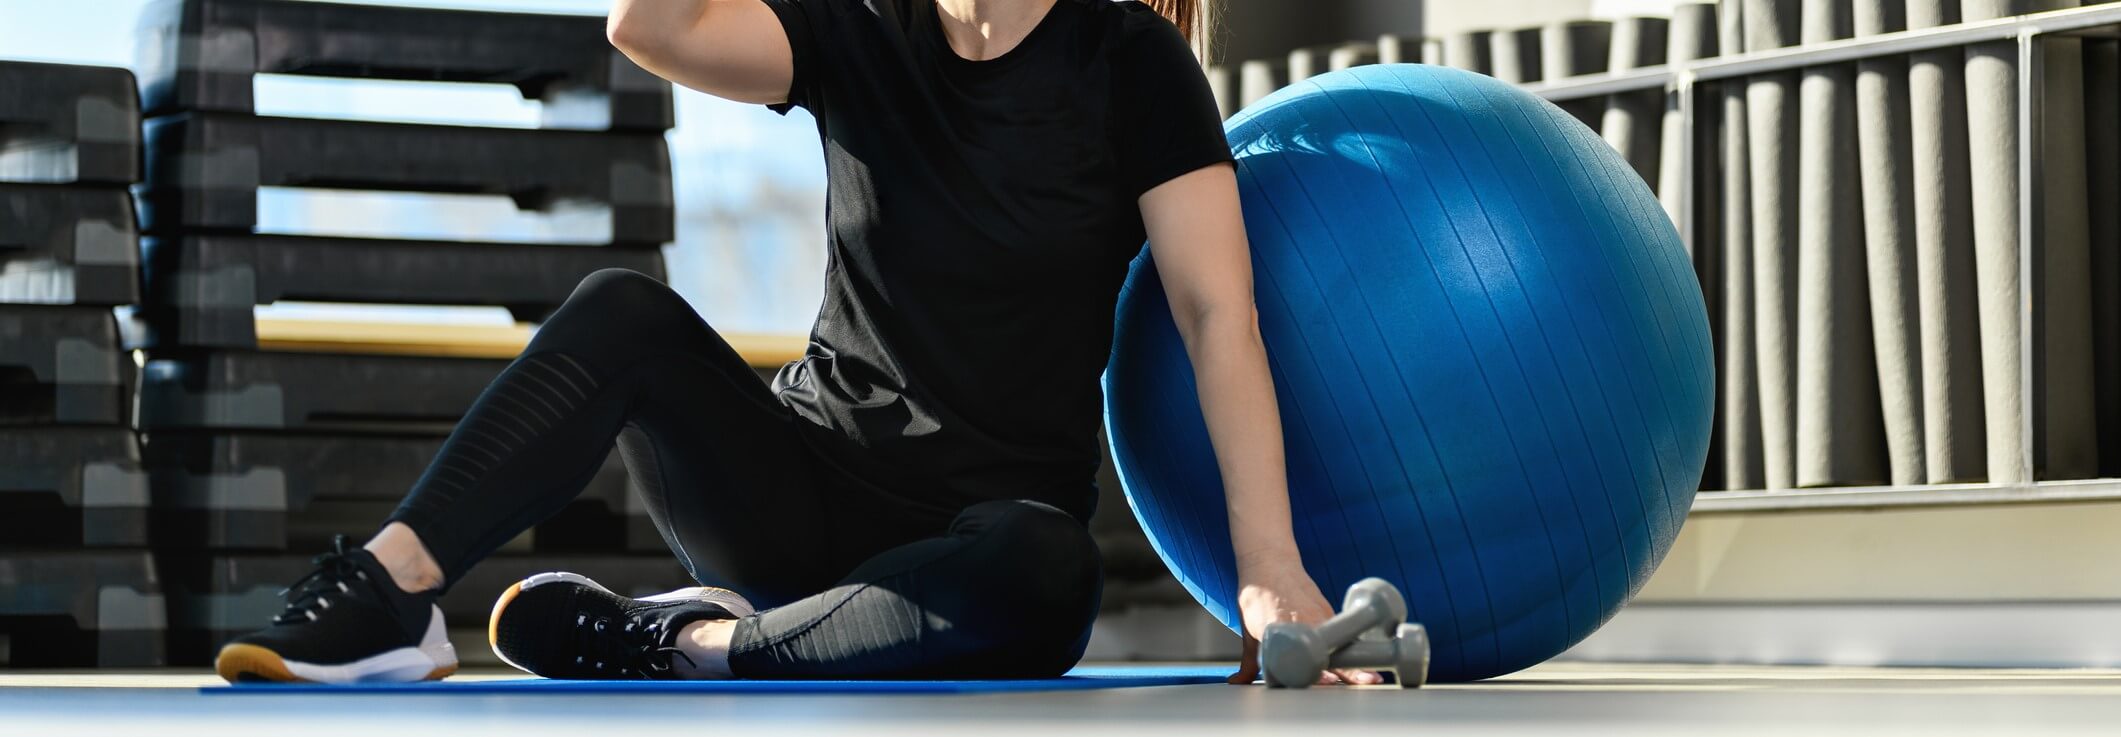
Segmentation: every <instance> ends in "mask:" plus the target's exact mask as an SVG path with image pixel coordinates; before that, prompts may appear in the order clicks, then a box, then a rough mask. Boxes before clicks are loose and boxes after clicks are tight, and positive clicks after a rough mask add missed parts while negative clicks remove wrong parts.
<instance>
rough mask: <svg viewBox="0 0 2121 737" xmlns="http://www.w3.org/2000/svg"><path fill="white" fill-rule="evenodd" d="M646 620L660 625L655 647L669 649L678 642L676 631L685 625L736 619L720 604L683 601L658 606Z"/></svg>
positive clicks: (649, 613) (650, 612)
mask: <svg viewBox="0 0 2121 737" xmlns="http://www.w3.org/2000/svg"><path fill="white" fill-rule="evenodd" d="M647 615H648V618H650V619H652V620H654V621H655V622H656V623H658V624H660V625H662V626H661V627H659V628H658V629H657V632H656V643H655V644H656V646H657V647H669V646H670V645H671V644H672V643H675V642H677V640H678V630H682V629H684V628H685V625H688V624H692V623H693V622H699V621H704V620H723V619H736V618H737V617H736V615H734V614H731V613H729V610H727V609H724V608H722V605H720V604H710V603H707V602H703V601H684V602H673V603H669V604H662V605H658V606H657V607H655V608H654V609H652V610H650V611H649V612H648V613H647Z"/></svg>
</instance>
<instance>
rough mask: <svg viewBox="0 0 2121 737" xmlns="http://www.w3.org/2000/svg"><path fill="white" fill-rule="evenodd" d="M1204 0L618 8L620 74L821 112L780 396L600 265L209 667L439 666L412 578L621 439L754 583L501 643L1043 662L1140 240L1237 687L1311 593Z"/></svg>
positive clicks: (686, 660)
mask: <svg viewBox="0 0 2121 737" xmlns="http://www.w3.org/2000/svg"><path fill="white" fill-rule="evenodd" d="M1195 2H1196V0H1160V2H1159V5H1158V6H1157V7H1155V8H1152V7H1150V6H1147V5H1143V4H1141V3H1137V2H1113V1H1112V0H617V7H616V8H615V9H614V10H613V12H612V14H611V19H610V26H609V31H610V36H611V40H612V42H613V43H614V44H615V45H617V46H618V48H619V49H621V50H623V51H624V52H625V53H626V54H627V55H628V56H630V57H632V58H633V59H634V60H635V61H636V62H638V63H640V65H641V66H643V67H646V68H647V69H649V70H651V71H653V72H655V73H657V74H659V75H661V76H663V77H665V78H668V79H670V80H672V81H674V82H676V83H678V84H682V85H685V86H687V87H691V88H694V89H698V90H702V91H704V92H707V93H709V94H713V95H717V96H720V97H725V98H728V99H731V100H737V101H743V102H752V103H761V104H765V105H769V106H772V107H773V109H775V110H778V111H782V112H786V111H787V109H788V108H790V107H795V106H801V107H804V108H807V109H808V110H810V112H811V113H812V114H813V115H814V116H815V117H816V119H817V125H818V131H819V133H820V136H821V138H822V140H823V143H824V148H825V160H826V165H827V167H828V169H829V173H830V180H829V181H830V187H829V206H828V212H829V213H830V215H829V220H830V222H829V232H830V234H831V237H830V249H831V251H830V253H831V265H830V267H829V269H828V271H827V274H826V280H827V281H826V295H825V303H824V308H823V310H822V311H821V312H820V313H819V315H818V317H817V323H816V327H815V328H814V330H813V332H812V336H811V343H810V347H809V350H808V351H807V353H806V355H805V357H804V358H803V359H802V360H801V361H798V362H796V363H793V364H790V365H789V366H787V367H786V368H784V369H783V370H782V371H781V373H780V375H779V376H778V377H777V378H776V379H775V380H774V382H773V385H772V387H771V388H770V389H769V387H767V386H766V385H764V384H763V383H761V382H760V381H758V379H757V378H756V376H755V375H754V374H752V373H751V369H750V368H749V367H748V366H746V365H745V362H744V361H743V359H741V358H740V357H738V355H737V354H736V352H735V351H733V350H731V349H730V348H729V346H728V345H727V344H726V343H724V342H723V341H722V339H721V338H720V337H719V336H717V335H716V334H715V332H714V331H713V330H712V329H711V328H709V327H708V326H707V325H706V324H704V323H702V322H701V321H700V320H699V318H698V317H697V315H696V314H695V313H694V312H693V311H692V310H691V309H690V308H689V307H688V306H687V305H686V303H685V302H684V301H683V300H681V299H679V298H678V297H677V296H676V295H674V294H673V293H671V292H670V291H669V290H668V289H666V288H665V287H664V286H662V285H661V284H659V283H657V282H655V281H653V280H651V279H648V278H646V277H643V276H640V275H638V274H633V273H630V272H623V271H607V272H600V273H598V274H595V275H592V276H591V277H589V278H588V279H587V280H585V281H584V282H583V283H582V285H581V287H580V288H579V289H578V290H577V291H576V292H575V294H574V296H573V297H571V298H570V299H569V301H568V302H567V303H566V305H565V306H564V307H562V308H561V309H560V310H559V311H558V312H557V313H556V314H555V315H554V316H553V317H552V318H551V319H550V320H549V321H547V323H546V324H545V325H544V326H543V327H542V328H541V329H540V330H539V331H538V333H537V337H536V338H535V339H534V340H532V341H531V343H530V345H529V346H528V347H527V348H526V349H525V350H524V352H523V355H522V357H521V358H519V359H518V360H517V361H515V362H514V363H513V364H511V365H510V366H509V368H508V369H507V370H506V371H504V372H503V373H502V374H501V375H500V376H499V377H498V378H496V379H495V380H494V383H493V384H492V386H490V387H489V388H488V389H487V390H486V392H485V393H484V395H482V396H481V398H480V399H479V401H478V402H477V403H476V404H475V405H474V406H473V407H472V409H471V410H470V412H469V413H468V414H467V415H466V416H465V418H464V420H463V421H462V422H461V423H460V424H459V425H458V427H457V429H456V431H455V432H454V433H453V434H452V435H451V436H450V439H449V440H448V442H447V443H446V444H445V445H444V446H443V447H442V450H441V452H440V454H439V455H438V457H437V458H436V459H435V461H434V462H433V464H432V465H431V466H430V467H429V469H428V471H427V473H426V475H425V476H423V477H422V479H421V480H420V482H419V483H418V484H417V485H416V486H415V487H414V488H413V489H412V491H411V493H410V494H409V495H408V496H407V498H406V499H405V501H404V503H403V505H402V506H400V507H399V509H398V510H397V512H395V513H394V514H393V515H392V517H391V519H390V520H389V522H388V524H387V525H386V526H385V527H384V528H383V530H382V531H381V532H380V533H378V534H377V535H376V536H375V538H374V539H372V540H370V541H369V542H368V543H367V544H366V545H365V546H364V547H363V548H362V549H359V550H348V549H345V547H344V546H343V544H342V545H341V546H340V549H339V550H336V551H334V552H333V553H330V554H327V555H325V556H322V557H320V558H319V559H318V568H317V570H316V571H314V572H312V573H311V574H309V575H308V576H307V577H305V578H304V579H303V580H301V581H299V582H297V585H296V586H295V587H293V588H292V589H291V590H290V592H289V595H288V601H289V604H288V608H287V610H286V612H284V613H283V614H281V615H280V616H279V617H278V618H277V619H275V620H274V623H273V625H272V626H271V627H269V628H267V629H265V630H262V631H259V632H257V633H254V634H251V635H248V636H245V637H243V638H240V639H238V640H236V641H235V642H234V643H232V644H230V645H229V646H228V647H226V648H225V649H224V650H223V651H222V653H221V655H220V658H219V661H218V670H219V671H220V673H221V675H222V676H224V677H226V678H229V679H231V680H236V679H254V678H264V679H278V680H293V679H301V680H315V681H335V682H336V681H350V680H416V679H425V678H440V677H442V676H445V675H447V674H448V673H449V672H451V671H452V670H454V668H455V663H456V659H455V656H454V654H453V653H452V652H451V651H450V650H449V645H448V641H447V639H446V638H445V637H444V636H443V627H442V622H441V616H442V615H441V611H440V609H438V608H436V607H435V605H434V601H435V598H436V595H437V594H438V593H439V592H440V591H441V590H442V589H443V587H445V586H447V585H448V584H449V583H450V582H451V581H454V580H456V579H458V578H459V577H460V575H461V574H462V573H463V572H464V570H465V569H466V568H468V567H470V566H471V565H472V564H474V563H475V562H477V561H478V560H479V559H480V558H482V557H483V556H485V555H487V554H488V553H490V552H492V551H493V550H494V549H495V548H497V547H498V546H500V545H501V544H502V543H504V542H506V541H507V540H509V539H510V538H512V537H514V536H516V535H517V534H518V533H520V532H522V531H523V530H524V529H527V528H529V527H530V526H531V525H533V524H535V523H536V522H538V521H539V520H541V519H543V518H544V517H546V516H547V515H550V514H552V513H553V512H555V511H557V510H558V509H560V508H561V507H562V506H563V505H565V504H566V503H567V502H568V500H569V499H571V498H572V497H574V496H575V495H576V494H577V493H579V492H580V490H581V489H582V487H583V486H584V484H585V482H586V481H587V479H588V478H589V476H590V474H591V473H593V472H594V471H595V469H596V468H597V467H598V465H599V464H600V463H601V461H602V460H603V459H604V458H605V456H606V455H607V454H608V452H609V449H610V447H611V444H612V443H613V442H614V441H616V442H617V443H618V444H619V447H620V448H621V450H622V452H623V453H624V455H625V458H626V460H627V464H628V466H629V468H630V469H631V471H632V473H633V475H634V477H635V478H636V479H638V480H639V482H640V485H641V487H642V489H643V491H644V492H645V494H646V496H647V500H648V502H649V507H650V512H651V513H652V514H653V515H654V518H655V522H656V524H657V526H658V528H659V529H660V530H661V531H662V533H663V536H664V538H665V539H666V540H667V541H668V542H669V544H670V547H671V549H672V550H673V551H675V552H676V553H677V555H678V557H679V558H680V559H681V560H682V561H683V562H684V563H685V565H686V566H688V568H689V569H690V570H691V571H692V572H693V573H694V576H695V577H696V578H699V579H700V580H703V581H708V580H711V581H719V582H727V583H729V584H730V585H731V586H733V587H734V588H735V589H736V590H737V591H740V592H741V593H742V595H741V596H739V595H738V594H736V593H733V592H730V591H725V590H721V589H708V588H695V589H684V590H680V591H675V592H671V593H670V594H665V595H662V596H657V597H652V598H649V599H640V600H635V599H630V598H626V597H621V596H618V595H615V594H613V593H611V592H609V591H606V590H604V589H603V588H602V587H599V586H597V585H596V584H595V583H594V582H592V581H590V580H588V579H586V578H583V577H581V576H576V575H573V574H564V573H554V574H543V575H540V576H535V577H532V578H530V579H528V580H525V581H523V582H521V583H519V584H517V585H515V586H514V587H512V588H510V589H509V590H508V591H507V592H504V593H503V594H502V595H501V598H500V601H499V602H498V603H497V604H496V605H495V607H494V614H493V619H492V621H491V623H490V630H489V632H490V634H491V640H492V644H493V646H494V649H495V651H496V652H497V653H499V654H500V655H501V656H502V657H503V658H505V659H506V660H508V661H509V662H510V663H512V664H515V665H516V666H518V667H520V668H523V669H525V670H528V671H530V672H533V673H536V674H539V675H543V676H549V677H559V678H729V677H740V678H787V677H831V678H913V677H939V678H1014V677H1025V678H1029V677H1047V676H1056V675H1059V674H1061V673H1063V672H1065V671H1067V670H1068V669H1069V668H1070V667H1071V666H1073V665H1074V664H1075V662H1076V660H1077V659H1078V658H1080V657H1081V655H1082V652H1083V647H1084V645H1085V643H1086V642H1087V639H1088V635H1089V628H1090V623H1091V620H1092V619H1093V618H1094V617H1095V615H1096V612H1097V603H1098V592H1099V586H1100V575H1099V564H1098V555H1097V550H1096V547H1095V546H1094V545H1093V544H1092V542H1091V539H1090V536H1089V535H1088V533H1087V532H1086V530H1085V528H1084V523H1085V521H1086V520H1087V519H1088V518H1089V516H1090V513H1091V506H1092V504H1093V502H1094V501H1095V498H1096V493H1095V486H1094V480H1093V476H1094V474H1095V472H1096V468H1097V465H1098V458H1099V453H1098V448H1097V445H1096V438H1097V424H1098V420H1099V410H1100V406H1099V405H1100V401H1101V400H1100V390H1099V387H1098V376H1099V373H1100V372H1101V371H1102V370H1103V367H1104V365H1105V359H1106V356H1107V354H1108V353H1109V350H1110V344H1111V331H1112V318H1113V305H1114V301H1115V299H1116V296H1117V293H1118V290H1119V287H1120V283H1121V281H1122V280H1123V278H1124V276H1125V274H1126V268H1127V263H1128V261H1129V260H1130V258H1132V257H1133V256H1134V255H1135V253H1136V252H1137V250H1138V249H1139V247H1140V245H1141V243H1142V241H1143V239H1144V237H1145V236H1146V237H1147V238H1148V240H1149V241H1150V242H1151V243H1153V244H1154V255H1155V258H1156V261H1157V265H1158V268H1159V270H1160V272H1161V273H1162V275H1163V280H1164V285H1165V289H1166V291H1167V292H1168V294H1169V299H1170V300H1171V302H1172V308H1173V309H1172V313H1173V314H1174V315H1176V316H1177V321H1178V328H1179V331H1180V333H1181V334H1182V335H1183V336H1184V339H1185V342H1186V346H1187V348H1188V350H1189V352H1190V354H1191V355H1192V357H1193V362H1194V365H1195V366H1196V367H1197V369H1196V373H1197V376H1198V384H1199V387H1200V389H1199V392H1200V398H1201V404H1202V406H1203V407H1204V408H1206V410H1205V413H1206V419H1207V424H1208V427H1209V430H1210V432H1211V435H1212V438H1213V440H1214V443H1215V447H1216V451H1217V455H1218V457H1219V458H1220V459H1221V462H1220V466H1221V470H1222V475H1223V478H1225V479H1228V480H1229V482H1228V499H1229V516H1230V526H1231V533H1232V537H1233V540H1234V542H1235V544H1236V549H1237V550H1236V552H1237V560H1238V563H1239V569H1240V577H1239V578H1240V581H1241V583H1242V586H1243V591H1242V593H1241V596H1240V601H1241V603H1242V608H1243V611H1244V621H1245V630H1246V632H1247V633H1248V635H1249V636H1248V637H1247V644H1248V649H1247V657H1246V658H1245V664H1244V665H1243V666H1242V672H1241V673H1239V674H1238V675H1237V676H1233V680H1243V681H1250V680H1251V678H1252V675H1253V673H1254V671H1255V668H1254V666H1253V660H1254V659H1253V658H1252V657H1251V654H1250V653H1251V645H1252V641H1253V639H1252V638H1253V637H1256V636H1258V635H1259V634H1260V633H1261V631H1262V630H1263V629H1264V627H1265V626H1266V624H1267V623H1268V622H1271V621H1276V620H1281V619H1298V620H1304V621H1319V620H1322V619H1324V618H1325V617H1327V616H1329V615H1330V614H1331V609H1330V608H1329V606H1328V605H1327V604H1326V602H1325V599H1324V598H1323V597H1322V596H1321V595H1320V593H1319V591H1318V589H1317V587H1316V586H1315V585H1314V584H1313V583H1312V582H1311V581H1310V579H1309V578H1308V577H1307V576H1306V575H1305V574H1304V571H1303V567H1302V564H1301V563H1300V561H1299V560H1298V557H1297V553H1296V546H1295V542H1294V539H1293V537H1292V534H1291V531H1290V527H1289V508H1288V496H1287V489H1286V487H1285V484H1284V480H1283V468H1282V448H1281V434H1280V432H1279V428H1280V427H1281V422H1280V419H1279V417H1278V416H1277V413H1276V410H1275V404H1274V394H1273V384H1272V382H1271V380H1270V378H1269V375H1268V370H1267V362H1266V356H1265V353H1264V351H1263V349H1262V347H1261V342H1260V338H1259V330H1258V326H1257V323H1256V319H1257V317H1256V314H1255V312H1254V310H1253V305H1252V282H1251V271H1250V268H1251V266H1250V260H1249V255H1248V253H1247V246H1246V242H1245V235H1244V230H1243V221H1242V219H1241V217H1240V215H1239V211H1238V197H1237V185H1236V179H1235V176H1234V173H1233V170H1232V167H1231V165H1230V163H1229V162H1230V152H1229V149H1228V144H1227V142H1226V141H1225V140H1224V138H1223V135H1222V126H1221V122H1220V120H1219V119H1218V116H1217V113H1216V108H1215V102H1214V100H1213V98H1212V96H1211V95H1210V93H1209V90H1208V86H1207V83H1206V81H1205V79H1204V78H1203V76H1202V74H1201V71H1200V68H1199V66H1198V64H1197V63H1196V61H1195V58H1194V56H1193V53H1192V51H1191V49H1190V47H1189V45H1188V44H1189V41H1188V38H1187V36H1186V34H1185V33H1183V32H1181V31H1180V28H1181V27H1183V28H1186V29H1188V30H1189V31H1192V32H1195V33H1198V31H1199V27H1200V25H1201V16H1200V15H1199V14H1198V10H1197V9H1196V8H1195V7H1194V3H1195ZM1160 13H1161V14H1160ZM1174 21H1175V22H1174ZM747 599H748V600H747ZM751 601H756V602H757V603H758V604H759V605H761V607H762V608H763V610H755V609H754V607H753V606H752V604H751ZM1345 677H1346V678H1350V679H1361V680H1365V681H1367V680H1370V679H1373V678H1374V675H1371V674H1354V673H1351V674H1346V676H1345Z"/></svg>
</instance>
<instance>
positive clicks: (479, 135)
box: [141, 113, 676, 246]
mask: <svg viewBox="0 0 2121 737" xmlns="http://www.w3.org/2000/svg"><path fill="white" fill-rule="evenodd" d="M260 187H324V188H333V189H364V190H390V191H404V192H427V193H454V194H486V195H505V196H508V197H510V198H513V199H514V200H515V202H516V206H517V207H520V208H523V209H527V210H536V211H553V210H557V209H561V208H565V207H570V206H575V205H603V206H608V207H610V210H611V233H610V238H609V240H608V242H610V243H617V244H633V245H644V246H654V245H660V244H662V243H665V242H668V241H670V240H672V238H673V236H674V231H675V228H676V223H675V220H674V212H675V211H674V209H673V208H672V205H671V190H670V151H669V147H668V145H667V144H665V143H664V141H663V138H662V136H661V135H659V134H658V135H646V134H644V135H612V134H608V133H591V132H583V131H559V130H520V129H507V128H463V127H455V126H442V125H401V124H393V123H369V122H359V121H346V120H311V119H306V118H272V117H254V116H250V115H242V114H237V113H181V114H177V115H171V116H169V117H164V118H155V119H153V120H150V121H148V123H147V183H146V185H145V187H144V189H143V190H142V196H141V205H142V208H141V212H142V218H143V221H144V223H145V226H146V228H147V230H149V231H150V232H154V233H158V234H161V233H178V232H182V231H185V230H189V229H219V230H233V231H241V232H250V231H252V230H254V229H255V228H256V227H257V223H258V191H257V190H258V188H260ZM599 242H600V243H601V242H606V241H599Z"/></svg>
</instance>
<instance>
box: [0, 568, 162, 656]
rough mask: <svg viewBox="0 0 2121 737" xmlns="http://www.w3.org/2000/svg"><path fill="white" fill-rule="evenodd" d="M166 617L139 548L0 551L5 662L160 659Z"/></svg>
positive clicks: (154, 579) (1, 633)
mask: <svg viewBox="0 0 2121 737" xmlns="http://www.w3.org/2000/svg"><path fill="white" fill-rule="evenodd" d="M167 617H168V615H167V606H166V604H165V602H164V601H163V598H162V589H161V585H160V583H159V579H158V578H157V576H156V575H155V565H154V560H153V559H152V558H151V557H149V555H148V554H147V553H146V552H144V551H108V552H100V551H99V552H85V551H53V550H26V549H13V550H5V551H0V639H4V640H5V641H6V642H5V643H4V644H5V647H0V650H4V651H5V652H6V658H5V662H4V664H5V665H7V666H10V667H18V668H82V667H101V668H139V667H151V666H159V665H162V664H163V663H164V662H165V658H164V646H163V644H164V643H163V636H164V633H165V631H166V630H167V627H166V626H165V625H166V622H167V621H168V619H167Z"/></svg>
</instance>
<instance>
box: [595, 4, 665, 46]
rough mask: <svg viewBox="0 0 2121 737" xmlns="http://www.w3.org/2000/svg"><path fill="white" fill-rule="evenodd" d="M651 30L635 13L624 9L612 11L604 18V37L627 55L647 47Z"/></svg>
mask: <svg viewBox="0 0 2121 737" xmlns="http://www.w3.org/2000/svg"><path fill="white" fill-rule="evenodd" d="M652 33H653V31H652V30H651V29H650V28H649V27H648V24H647V23H645V22H643V21H642V20H641V19H640V18H639V17H638V16H637V14H634V13H628V12H624V11H618V12H613V13H612V14H611V17H609V18H606V19H605V20H604V38H605V39H607V40H609V41H611V45H612V47H614V48H617V49H618V50H619V51H622V52H625V53H626V55H627V56H633V55H635V54H637V53H639V52H640V51H641V49H643V48H645V47H647V45H648V44H649V42H650V40H651V39H650V38H649V36H650V34H652Z"/></svg>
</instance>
